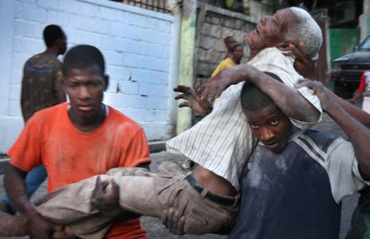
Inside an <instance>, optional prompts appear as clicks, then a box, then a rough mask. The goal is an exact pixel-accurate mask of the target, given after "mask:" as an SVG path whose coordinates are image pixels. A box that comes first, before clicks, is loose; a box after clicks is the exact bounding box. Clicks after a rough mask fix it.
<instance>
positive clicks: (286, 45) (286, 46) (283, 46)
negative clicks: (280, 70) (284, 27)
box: [276, 41, 294, 51]
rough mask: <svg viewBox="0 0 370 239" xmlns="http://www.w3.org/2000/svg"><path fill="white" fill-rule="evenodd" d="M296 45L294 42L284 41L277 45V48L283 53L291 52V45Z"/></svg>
mask: <svg viewBox="0 0 370 239" xmlns="http://www.w3.org/2000/svg"><path fill="white" fill-rule="evenodd" d="M290 44H294V42H292V41H284V42H280V43H278V44H276V48H277V49H279V50H281V51H290V49H289V45H290Z"/></svg>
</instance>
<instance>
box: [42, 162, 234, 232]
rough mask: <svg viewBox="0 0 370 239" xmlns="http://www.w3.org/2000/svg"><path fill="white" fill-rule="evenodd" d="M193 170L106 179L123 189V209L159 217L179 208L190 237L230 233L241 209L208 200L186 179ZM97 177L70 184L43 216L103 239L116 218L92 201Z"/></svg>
mask: <svg viewBox="0 0 370 239" xmlns="http://www.w3.org/2000/svg"><path fill="white" fill-rule="evenodd" d="M188 173H189V171H186V170H184V169H183V168H182V167H181V166H180V165H179V164H178V163H175V162H165V163H163V164H162V165H160V167H159V172H158V173H151V172H149V171H148V170H146V169H143V168H115V169H111V170H110V171H108V175H100V176H99V177H100V178H101V180H102V181H103V180H107V179H109V178H114V181H115V182H116V183H117V184H118V185H119V187H120V190H119V192H120V205H121V207H122V208H123V209H126V210H129V211H132V212H135V213H138V214H141V215H147V216H153V217H157V218H160V217H161V215H162V213H163V211H164V210H165V209H168V208H169V207H174V208H176V209H177V210H179V211H180V213H182V214H183V215H184V216H185V217H186V220H185V225H184V229H185V232H186V233H187V234H204V233H211V232H217V231H219V230H220V229H221V228H225V227H226V228H229V227H230V226H231V225H232V224H233V223H234V222H235V218H236V216H237V213H238V211H239V206H238V205H234V206H223V205H220V204H217V203H214V202H212V201H209V200H208V199H205V198H203V197H202V196H201V195H200V194H199V193H198V192H196V191H195V190H194V189H193V187H192V186H191V185H190V184H189V183H188V181H187V180H186V176H187V175H188ZM97 177H98V176H95V177H92V178H88V179H86V180H83V181H81V182H78V183H75V184H71V185H67V186H65V187H63V188H60V189H58V190H56V191H54V192H52V193H50V194H48V195H46V196H45V197H43V198H41V199H40V200H39V201H38V202H37V204H38V211H39V212H40V213H41V214H42V215H43V216H44V217H46V218H48V219H50V220H51V221H53V222H55V223H58V224H64V225H65V224H66V225H68V226H70V227H71V229H72V230H73V231H74V233H75V234H76V235H78V236H80V237H84V238H103V236H104V235H105V233H106V232H107V230H108V229H109V227H110V225H111V223H112V221H113V219H111V218H107V217H104V215H102V214H101V213H99V212H98V211H97V210H96V209H94V208H93V207H92V206H91V204H90V202H89V200H90V198H91V194H92V192H93V190H94V187H95V183H96V180H97Z"/></svg>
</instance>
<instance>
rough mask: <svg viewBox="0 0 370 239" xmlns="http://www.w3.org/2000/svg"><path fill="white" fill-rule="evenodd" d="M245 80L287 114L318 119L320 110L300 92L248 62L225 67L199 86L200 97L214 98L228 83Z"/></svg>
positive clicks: (293, 116)
mask: <svg viewBox="0 0 370 239" xmlns="http://www.w3.org/2000/svg"><path fill="white" fill-rule="evenodd" d="M247 80H248V81H251V82H252V83H254V84H255V85H256V86H257V87H258V88H260V89H261V90H262V91H263V92H265V93H266V94H267V95H269V96H270V97H271V98H272V100H273V101H274V102H275V103H276V104H277V105H278V106H279V108H280V109H281V110H282V111H283V112H284V113H285V114H286V115H287V116H289V117H291V118H294V119H296V120H300V121H305V122H316V121H317V120H318V119H319V117H320V112H319V111H318V110H317V109H316V108H315V107H314V106H313V105H312V104H311V103H310V102H309V101H308V100H307V99H306V98H304V97H303V96H302V95H301V93H300V92H298V91H297V90H296V89H294V88H292V87H289V86H287V85H285V84H283V83H281V82H279V81H277V80H275V79H273V78H271V77H270V76H268V75H266V74H265V73H263V72H261V71H259V70H258V69H257V68H255V67H253V66H251V65H249V64H243V65H238V66H235V67H232V68H229V69H226V70H224V71H222V72H220V73H219V74H218V75H216V76H215V77H214V78H211V80H209V81H207V84H206V85H204V86H203V87H201V88H200V92H201V97H202V99H209V100H214V99H215V98H217V97H218V96H219V95H220V94H221V93H222V91H223V90H224V89H226V88H227V87H228V86H229V85H230V83H231V84H237V83H239V82H241V81H247Z"/></svg>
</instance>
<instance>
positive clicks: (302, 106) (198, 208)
mask: <svg viewBox="0 0 370 239" xmlns="http://www.w3.org/2000/svg"><path fill="white" fill-rule="evenodd" d="M294 26H297V27H294ZM302 30H304V31H302ZM246 42H247V43H248V45H249V47H250V58H249V59H250V61H249V63H248V64H244V65H239V66H236V67H233V68H230V69H229V70H225V71H222V72H221V73H219V74H218V75H216V76H215V77H213V78H211V79H210V80H209V81H208V82H207V83H206V85H205V86H203V87H202V88H201V90H203V92H202V95H203V98H198V95H197V94H195V92H194V91H193V90H191V89H190V88H188V87H184V86H179V87H178V88H177V89H176V90H177V91H179V92H182V93H183V94H182V95H180V96H179V98H184V99H185V100H187V102H185V103H184V104H182V106H189V107H192V108H193V109H195V110H199V111H200V112H201V113H204V114H208V115H207V116H206V117H205V118H204V119H202V120H201V121H200V122H199V123H198V124H196V125H195V126H193V127H192V128H191V129H189V130H187V131H185V132H184V133H182V134H180V135H179V136H177V137H175V138H173V139H172V140H170V141H169V142H168V144H167V149H168V151H170V152H174V153H179V154H182V155H184V156H185V157H187V158H188V159H189V161H190V162H191V163H190V164H189V165H190V166H189V167H188V168H184V167H183V166H182V165H178V164H176V163H173V162H165V163H163V164H162V165H161V166H160V167H159V172H158V173H151V172H149V171H147V170H145V169H132V168H131V169H129V168H117V169H113V170H110V171H109V172H108V175H101V176H97V177H93V178H90V179H86V180H84V181H81V182H79V183H76V184H72V185H68V186H66V187H63V188H61V189H58V190H57V191H54V192H53V193H51V194H48V195H46V196H45V197H44V198H42V199H41V200H40V201H39V206H38V211H39V212H40V214H41V215H43V216H44V217H45V218H47V219H48V220H50V221H54V222H55V223H57V224H63V225H67V226H69V227H70V228H71V229H72V231H73V233H74V234H75V235H78V236H83V237H84V238H102V237H103V235H104V234H105V232H106V230H107V228H109V225H110V223H111V222H112V220H114V218H116V216H117V215H119V214H120V213H124V211H121V209H124V210H128V211H132V212H135V213H139V214H143V215H149V216H154V217H161V215H162V213H163V211H165V210H167V209H169V208H170V207H175V208H176V209H178V211H179V212H180V214H181V215H184V217H186V220H185V221H184V225H183V228H184V231H185V233H189V234H203V233H208V232H217V231H219V230H220V229H223V228H230V227H232V225H233V224H234V222H235V219H236V216H237V214H238V211H239V200H238V199H239V189H240V185H239V176H240V175H241V172H242V169H243V166H244V165H245V164H246V162H247V159H248V157H249V156H250V154H251V153H252V151H253V148H254V147H255V145H256V140H255V139H254V138H253V137H252V134H251V131H250V128H249V126H248V125H247V122H246V120H245V117H244V115H243V113H242V110H241V106H240V102H239V95H240V90H241V86H242V82H241V81H245V80H249V81H251V82H253V83H254V84H255V85H257V86H258V87H259V88H261V90H262V91H264V92H265V93H267V94H268V95H270V97H271V98H272V99H273V100H274V101H275V103H276V104H277V105H278V106H279V107H280V108H281V109H282V111H283V112H284V113H285V114H286V115H287V116H289V117H290V119H291V121H292V122H293V123H294V124H295V125H296V126H298V127H300V128H304V127H308V126H311V125H313V124H315V123H317V122H318V121H319V120H320V118H321V112H322V110H321V106H320V103H319V100H318V98H317V97H316V96H315V95H314V94H313V93H312V91H310V90H308V89H307V88H300V89H298V90H296V89H294V88H293V86H294V84H295V83H296V82H297V81H298V80H299V79H303V77H302V76H300V75H299V74H298V73H297V72H296V71H295V69H294V67H293V66H295V67H296V69H297V70H298V71H299V72H302V74H304V75H306V72H310V70H311V69H309V70H307V68H306V66H305V60H306V59H305V58H304V57H303V56H301V55H300V53H299V52H298V51H297V48H298V47H299V44H300V43H301V42H303V45H304V47H305V49H306V51H307V52H304V51H303V53H306V54H303V55H309V56H310V57H311V58H313V59H314V58H317V53H318V50H319V48H320V47H321V44H322V35H321V31H320V28H319V26H318V25H317V23H316V22H315V21H314V20H313V19H312V18H311V16H310V15H309V14H308V13H307V12H306V11H304V10H302V9H299V8H286V9H282V10H279V11H278V12H277V13H275V14H274V15H273V16H269V17H264V18H263V19H262V20H261V23H260V24H259V25H258V26H257V27H256V29H255V30H253V31H252V32H250V33H248V34H247V36H246ZM292 50H293V53H294V54H292ZM294 57H296V60H294ZM263 71H268V72H272V73H274V74H275V75H277V76H279V78H280V79H281V80H282V81H283V82H284V84H281V83H280V82H277V81H276V80H274V79H272V78H271V77H270V76H269V75H267V74H264V73H263ZM239 82H240V83H239ZM287 86H288V87H287ZM224 90H225V91H224ZM222 91H224V92H223V93H222ZM214 92H216V93H214ZM221 93H222V94H221ZM215 98H217V99H216V100H214V99H215ZM205 99H206V100H205ZM288 100H289V101H290V102H294V104H293V105H292V104H290V105H289V107H287V105H286V102H287V101H288ZM210 102H211V103H212V104H211V103H210ZM213 102H214V103H213ZM94 186H95V190H93V188H94ZM76 195H79V197H78V200H76ZM91 199H92V200H91ZM91 201H93V202H94V203H92V204H91V203H90V202H91ZM64 202H68V206H66V205H65V203H64ZM118 205H119V206H120V207H118ZM98 209H109V211H111V212H112V213H111V214H110V215H114V216H108V217H103V216H102V213H104V212H103V211H102V212H99V210H98ZM4 218H5V217H4ZM8 219H10V218H9V217H8ZM12 219H14V218H12ZM1 221H4V220H1ZM15 221H16V220H15ZM17 222H18V223H19V220H18V221H17ZM0 229H1V226H0ZM1 233H2V232H1V230H0V235H2V234H1Z"/></svg>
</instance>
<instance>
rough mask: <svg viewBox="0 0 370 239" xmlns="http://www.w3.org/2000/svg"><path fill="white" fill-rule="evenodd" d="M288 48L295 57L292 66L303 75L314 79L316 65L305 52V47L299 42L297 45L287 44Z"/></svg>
mask: <svg viewBox="0 0 370 239" xmlns="http://www.w3.org/2000/svg"><path fill="white" fill-rule="evenodd" d="M288 47H289V49H290V51H291V52H292V54H293V55H294V57H295V61H294V68H295V70H296V71H297V72H298V73H299V74H301V75H302V76H303V77H306V78H309V79H315V72H316V65H315V62H314V61H313V60H312V59H311V57H310V56H309V55H308V53H307V49H306V47H305V46H304V44H303V43H302V42H301V43H299V45H298V46H295V45H294V44H289V46H288Z"/></svg>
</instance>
